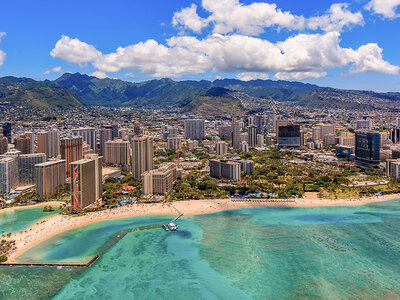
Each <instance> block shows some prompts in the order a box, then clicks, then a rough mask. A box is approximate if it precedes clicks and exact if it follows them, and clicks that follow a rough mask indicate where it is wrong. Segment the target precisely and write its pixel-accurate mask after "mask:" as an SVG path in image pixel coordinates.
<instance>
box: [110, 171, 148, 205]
mask: <svg viewBox="0 0 400 300" xmlns="http://www.w3.org/2000/svg"><path fill="white" fill-rule="evenodd" d="M124 175H125V177H123V178H121V179H115V178H108V179H107V180H106V182H105V183H104V184H103V191H104V194H103V201H104V207H107V208H110V207H115V206H116V204H117V203H118V201H120V200H122V199H124V198H127V197H129V198H136V199H137V200H139V199H140V195H141V192H142V183H141V181H139V180H134V179H133V178H132V175H131V174H128V173H124ZM124 186H134V187H135V188H136V189H134V190H133V191H129V192H128V193H127V194H121V193H120V192H121V190H122V188H123V187H124Z"/></svg>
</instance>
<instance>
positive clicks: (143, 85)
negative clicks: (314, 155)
mask: <svg viewBox="0 0 400 300" xmlns="http://www.w3.org/2000/svg"><path fill="white" fill-rule="evenodd" d="M218 89H224V90H226V91H233V92H241V93H245V94H248V95H250V96H251V97H254V99H272V100H275V101H277V102H293V103H294V104H296V105H300V106H304V107H309V108H326V109H331V108H344V109H346V108H347V109H359V107H360V105H363V106H365V108H367V109H378V110H379V109H391V107H392V106H393V105H394V103H396V104H397V102H399V101H400V93H397V92H389V93H378V92H373V91H359V90H343V89H336V88H331V87H320V86H317V85H314V84H309V83H302V82H297V81H283V80H277V81H274V80H261V79H257V80H251V81H241V80H239V79H216V80H214V81H209V80H199V81H195V80H183V81H174V80H172V79H169V78H162V79H152V80H148V81H143V82H129V81H123V80H121V79H110V78H104V79H100V78H97V77H94V76H90V75H86V74H80V73H64V74H63V75H61V76H60V77H59V78H57V79H56V80H54V81H50V80H45V81H35V80H33V79H31V78H17V77H12V76H6V77H2V78H0V102H1V101H3V102H4V101H11V102H13V103H23V104H25V105H31V106H33V107H52V106H55V107H61V108H67V107H77V106H80V105H96V106H110V107H120V106H132V107H147V108H174V109H181V110H183V111H186V112H190V111H188V108H190V107H193V109H194V110H195V111H196V110H199V107H201V106H204V105H205V106H207V105H210V104H212V101H216V102H215V104H223V105H222V106H223V107H225V111H226V112H228V111H229V110H230V109H229V107H228V106H227V105H228V104H229V101H228V100H231V101H232V103H231V104H232V105H233V106H234V109H233V111H235V110H242V109H243V107H241V106H240V105H238V104H237V103H236V101H235V98H234V97H230V96H228V97H225V96H226V95H225V96H224V97H223V98H224V99H223V101H222V98H221V97H219V96H220V95H213V94H212V93H211V94H210V91H214V92H215V91H217V90H218ZM220 91H221V90H220ZM205 97H207V98H205ZM218 97H219V98H218ZM193 101H194V102H193ZM218 101H219V102H218ZM254 101H256V100H254ZM192 102H193V103H192ZM190 103H192V105H189V104H190ZM202 110H203V109H200V111H202ZM215 111H218V110H215ZM221 113H223V111H221Z"/></svg>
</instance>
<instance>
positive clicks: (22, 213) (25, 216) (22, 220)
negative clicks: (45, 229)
mask: <svg viewBox="0 0 400 300" xmlns="http://www.w3.org/2000/svg"><path fill="white" fill-rule="evenodd" d="M54 208H56V206H54ZM59 211H60V210H59V209H58V208H57V209H56V210H55V211H52V212H43V207H34V208H23V209H15V210H12V211H7V212H2V211H1V210H0V234H7V233H10V232H11V233H15V232H18V231H21V230H24V229H25V228H28V227H29V226H31V225H33V224H34V223H36V222H38V221H39V220H41V219H43V218H45V217H47V216H50V215H53V214H56V213H58V212H59Z"/></svg>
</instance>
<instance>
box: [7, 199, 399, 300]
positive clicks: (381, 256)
mask: <svg viewBox="0 0 400 300" xmlns="http://www.w3.org/2000/svg"><path fill="white" fill-rule="evenodd" d="M168 219H169V218H168V217H158V216H156V217H139V218H130V219H123V220H114V221H107V222H102V223H98V224H93V225H90V226H86V227H84V228H81V229H79V230H73V231H70V232H66V233H63V234H61V235H59V236H57V237H54V238H52V239H50V240H49V241H46V242H45V243H42V244H40V245H38V246H37V247H35V248H33V249H31V250H30V251H28V252H27V253H26V254H24V255H23V256H22V257H21V259H22V260H36V261H82V260H87V259H88V258H89V257H91V256H92V255H93V254H94V253H96V249H98V248H99V247H101V246H102V245H103V244H104V243H106V242H107V240H108V239H109V238H110V237H111V236H113V235H114V234H115V233H117V232H119V231H121V230H125V229H128V228H132V227H137V226H143V225H148V224H158V223H161V222H164V221H165V220H168ZM179 226H180V229H179V231H178V232H175V233H171V232H165V231H163V230H162V229H161V228H155V229H150V230H143V231H134V232H130V233H128V234H127V235H125V236H124V237H123V238H121V239H120V240H119V241H118V242H117V243H116V244H115V245H113V246H112V247H111V248H110V249H109V250H108V251H107V252H106V253H104V254H103V255H101V257H100V259H99V260H98V261H97V262H96V263H95V264H94V265H93V266H92V267H91V268H89V269H72V268H63V269H61V270H58V269H56V268H16V269H15V268H14V269H11V268H0V276H1V278H2V282H1V283H0V285H3V286H2V287H0V298H1V299H3V298H7V299H25V298H30V299H48V298H54V299H121V298H124V297H125V298H127V299H166V298H174V299H293V298H306V299H321V298H323V299H387V298H389V299H390V298H391V299H394V298H399V297H400V201H399V200H393V201H388V202H382V203H375V204H369V205H365V206H360V207H322V208H276V207H269V208H268V207H257V208H244V209H237V210H227V211H221V212H216V213H213V214H207V215H198V216H190V217H184V218H183V219H181V220H180V221H179ZM60 241H61V242H63V243H61V244H60Z"/></svg>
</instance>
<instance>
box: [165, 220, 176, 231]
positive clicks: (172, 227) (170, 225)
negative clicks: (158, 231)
mask: <svg viewBox="0 0 400 300" xmlns="http://www.w3.org/2000/svg"><path fill="white" fill-rule="evenodd" d="M167 226H168V228H169V230H171V231H176V230H177V229H178V225H176V223H175V222H173V221H171V222H169V223H168V224H167Z"/></svg>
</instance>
